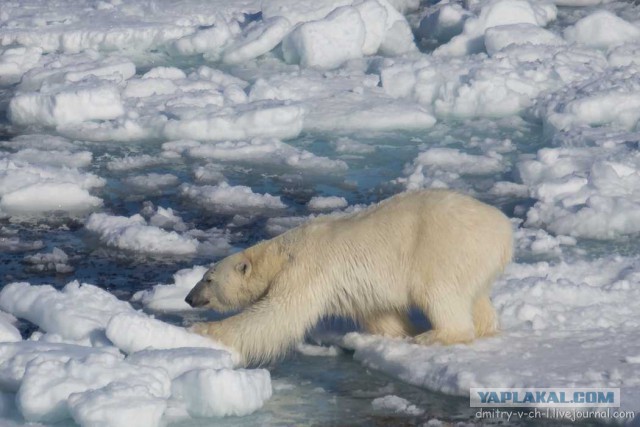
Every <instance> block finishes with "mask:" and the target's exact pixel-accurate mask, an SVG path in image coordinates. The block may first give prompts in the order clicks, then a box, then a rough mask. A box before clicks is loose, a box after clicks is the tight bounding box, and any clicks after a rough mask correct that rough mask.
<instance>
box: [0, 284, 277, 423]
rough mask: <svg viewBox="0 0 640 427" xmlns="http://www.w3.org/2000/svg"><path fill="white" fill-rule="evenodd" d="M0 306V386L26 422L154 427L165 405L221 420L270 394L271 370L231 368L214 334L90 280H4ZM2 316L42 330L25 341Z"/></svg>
mask: <svg viewBox="0 0 640 427" xmlns="http://www.w3.org/2000/svg"><path fill="white" fill-rule="evenodd" d="M182 275H184V274H182ZM180 276H181V275H178V276H177V277H180ZM0 304H1V305H2V307H3V309H5V310H6V313H2V319H1V320H2V331H3V335H2V342H1V343H0V388H1V389H2V390H3V392H6V393H15V404H16V407H17V409H18V411H19V413H20V414H21V416H22V417H24V419H25V420H26V421H29V422H45V423H52V422H57V421H62V420H65V419H69V418H73V419H74V420H75V421H76V422H77V423H78V424H80V425H108V426H123V425H127V423H129V422H130V421H131V419H132V417H133V418H135V419H136V420H139V421H140V425H145V426H147V425H148V426H157V425H159V424H160V423H161V420H162V417H163V414H164V412H165V410H166V408H167V406H168V405H169V403H170V402H171V404H172V405H181V406H182V407H185V408H186V410H187V411H188V412H189V413H191V414H193V415H194V416H200V417H202V416H218V417H222V416H227V415H245V414H249V413H252V412H254V411H255V410H257V409H258V408H260V407H261V406H262V405H263V404H264V402H265V401H266V400H268V399H269V398H270V397H271V382H270V376H269V372H268V371H266V370H237V371H236V370H234V369H233V368H234V367H235V366H236V365H237V361H238V359H237V355H235V354H233V353H229V352H228V351H226V350H224V349H223V348H222V347H221V346H220V345H218V344H216V343H215V342H214V341H211V340H209V339H207V338H204V337H201V336H198V335H194V334H192V333H189V332H187V331H186V330H185V329H183V328H180V327H177V326H174V325H170V324H167V323H164V322H161V321H160V320H156V319H153V318H151V317H149V316H147V315H144V314H142V313H139V312H137V311H136V310H134V308H133V307H131V305H129V304H128V303H126V302H124V301H120V300H118V299H117V298H115V297H114V296H113V295H111V294H109V293H108V292H106V291H103V290H102V289H100V288H97V287H95V286H93V285H87V284H84V285H79V284H78V283H77V282H72V283H70V284H69V285H67V286H66V287H65V288H64V290H62V291H57V290H55V289H54V288H53V287H51V286H31V285H29V284H27V283H15V284H9V285H8V286H5V287H4V288H3V289H2V291H1V292H0ZM7 313H12V314H14V315H16V316H17V317H20V318H24V319H27V320H29V321H30V322H32V323H34V324H35V325H38V326H39V328H40V330H41V331H42V332H46V333H45V334H43V333H42V332H35V333H34V334H33V335H32V336H31V338H30V339H28V340H22V337H21V336H20V333H19V332H18V330H17V329H15V327H12V325H11V321H12V319H14V320H13V321H15V318H12V317H11V315H10V314H7ZM11 328H13V329H11ZM54 335H55V336H54ZM98 336H100V338H97V337H98ZM50 340H53V341H57V342H48V341H50ZM123 352H124V353H126V354H127V357H126V358H125V355H124V354H123ZM196 396H197V398H195V397H196ZM136 422H138V421H136Z"/></svg>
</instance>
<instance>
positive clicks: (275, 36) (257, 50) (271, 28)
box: [222, 16, 291, 64]
mask: <svg viewBox="0 0 640 427" xmlns="http://www.w3.org/2000/svg"><path fill="white" fill-rule="evenodd" d="M289 31H291V23H290V22H289V21H288V20H287V19H286V18H283V17H281V16H277V17H274V18H271V19H266V20H263V21H260V22H259V23H257V24H255V25H250V26H248V27H247V29H245V34H244V35H243V37H242V38H241V39H240V40H238V41H235V42H234V43H233V44H232V45H230V46H229V47H227V48H226V49H225V52H224V55H223V57H222V61H223V62H225V63H227V64H239V63H241V62H245V61H248V60H250V59H253V58H257V57H259V56H261V55H264V54H265V53H267V52H270V51H271V50H272V49H273V48H275V47H276V46H277V45H278V44H280V42H281V41H282V39H284V37H285V36H286V35H287V34H289Z"/></svg>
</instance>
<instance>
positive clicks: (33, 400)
mask: <svg viewBox="0 0 640 427" xmlns="http://www.w3.org/2000/svg"><path fill="white" fill-rule="evenodd" d="M110 384H113V385H114V386H115V385H116V384H118V385H121V387H123V388H126V389H130V388H132V389H133V390H143V392H146V393H148V395H150V396H153V397H155V398H158V399H167V398H168V397H169V396H170V394H171V381H170V380H169V377H168V376H167V374H166V372H165V371H164V370H162V369H155V368H150V367H147V366H140V365H130V364H128V363H122V362H116V363H113V362H104V361H91V362H84V363H82V362H78V361H75V360H70V361H68V362H66V363H63V362H58V361H44V362H40V363H33V362H32V363H30V364H29V365H28V366H27V369H26V372H25V374H24V378H23V380H22V384H21V385H20V389H19V390H18V394H17V395H16V403H17V405H18V408H19V409H20V412H21V413H22V415H23V416H24V418H25V419H26V420H28V421H41V422H55V421H60V420H63V419H65V418H68V417H69V416H70V415H71V414H70V412H69V406H68V404H67V399H69V398H70V397H71V395H73V394H75V393H84V392H87V391H90V390H98V389H101V388H102V387H105V386H107V385H110ZM109 391H113V389H111V390H106V391H103V392H100V391H94V392H92V394H90V395H88V396H86V397H85V398H82V397H80V396H76V397H74V398H73V399H71V402H70V403H71V404H72V405H73V406H75V412H76V416H78V415H80V416H81V417H82V416H89V414H87V412H86V411H87V407H94V408H95V406H100V403H101V400H102V399H104V398H106V397H107V396H108V394H103V393H109ZM136 394H138V393H136ZM120 397H122V396H120Z"/></svg>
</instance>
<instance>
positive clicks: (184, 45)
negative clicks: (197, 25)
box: [173, 20, 240, 61]
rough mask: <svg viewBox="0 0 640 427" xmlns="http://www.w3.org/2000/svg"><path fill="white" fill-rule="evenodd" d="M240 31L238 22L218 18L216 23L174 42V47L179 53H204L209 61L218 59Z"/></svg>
mask: <svg viewBox="0 0 640 427" xmlns="http://www.w3.org/2000/svg"><path fill="white" fill-rule="evenodd" d="M239 31H240V29H239V27H238V24H237V23H236V22H232V23H227V22H225V21H224V20H218V22H216V25H213V26H211V27H208V28H202V29H199V30H198V31H196V32H194V33H193V34H189V35H186V36H184V37H181V38H180V39H178V40H176V41H175V42H174V43H173V49H174V50H175V51H176V52H177V53H178V54H179V55H197V54H203V56H204V58H205V59H207V60H209V61H217V60H218V59H220V55H221V54H222V52H223V51H224V50H225V48H226V46H227V45H228V44H229V43H230V42H231V41H232V40H233V39H234V37H235V36H236V35H237V33H238V32H239Z"/></svg>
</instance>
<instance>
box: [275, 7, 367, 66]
mask: <svg viewBox="0 0 640 427" xmlns="http://www.w3.org/2000/svg"><path fill="white" fill-rule="evenodd" d="M365 31H366V30H365V26H364V22H363V21H362V18H361V17H360V14H359V13H358V11H357V10H356V9H354V8H352V7H342V8H338V9H336V10H334V11H333V12H331V13H330V14H329V15H328V16H327V17H326V18H325V19H322V20H318V21H313V22H307V23H304V24H302V25H300V26H298V27H297V28H296V29H295V30H293V31H292V32H291V34H289V35H288V36H287V37H286V38H285V39H284V41H283V43H282V53H283V55H284V58H285V60H287V62H291V63H299V64H300V65H302V66H304V67H313V68H318V69H332V68H337V67H339V66H340V65H342V64H343V63H344V62H345V61H347V60H349V59H354V58H360V57H362V56H363V52H362V47H363V44H364V41H365Z"/></svg>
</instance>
